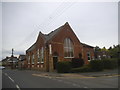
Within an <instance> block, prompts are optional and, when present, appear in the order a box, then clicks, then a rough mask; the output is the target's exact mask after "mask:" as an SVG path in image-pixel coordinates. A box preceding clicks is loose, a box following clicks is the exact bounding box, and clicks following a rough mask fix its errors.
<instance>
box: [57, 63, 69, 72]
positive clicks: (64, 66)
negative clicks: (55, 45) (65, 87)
mask: <svg viewBox="0 0 120 90" xmlns="http://www.w3.org/2000/svg"><path fill="white" fill-rule="evenodd" d="M70 70H71V62H70V61H61V62H58V63H57V72H58V73H68V72H70Z"/></svg>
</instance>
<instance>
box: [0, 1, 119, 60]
mask: <svg viewBox="0 0 120 90" xmlns="http://www.w3.org/2000/svg"><path fill="white" fill-rule="evenodd" d="M1 10H2V19H1V20H2V22H0V23H2V31H0V32H1V34H2V35H1V36H2V38H1V39H2V40H0V42H1V41H2V42H1V43H2V44H1V46H0V47H1V48H2V49H1V50H0V51H2V56H0V59H2V58H5V57H6V56H11V51H12V48H14V55H15V56H18V55H19V54H25V51H26V50H27V49H28V48H29V47H30V46H31V45H32V44H33V43H34V42H35V41H36V39H37V36H38V33H39V32H40V31H41V32H42V33H44V34H48V33H49V32H51V31H53V30H55V29H56V28H58V27H60V26H62V25H64V24H65V22H68V23H69V24H70V26H71V27H72V29H73V31H74V32H75V34H76V35H77V37H78V39H79V40H80V42H82V43H86V44H88V45H91V46H94V47H95V46H99V47H100V48H102V47H104V46H105V47H106V48H109V47H110V46H113V45H117V44H118V3H117V2H2V3H0V11H1ZM0 16H1V15H0Z"/></svg>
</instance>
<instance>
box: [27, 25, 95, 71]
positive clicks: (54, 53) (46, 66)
mask: <svg viewBox="0 0 120 90" xmlns="http://www.w3.org/2000/svg"><path fill="white" fill-rule="evenodd" d="M66 38H68V39H69V40H68V43H70V41H71V42H72V45H71V47H72V48H70V47H69V49H70V51H71V52H68V54H70V55H72V57H65V46H64V45H65V44H64V43H65V42H64V41H65V39H66ZM88 52H89V54H90V59H92V58H94V50H93V47H91V46H88V45H86V44H82V43H81V42H80V41H79V39H78V38H77V36H76V35H75V33H74V32H73V30H72V28H71V27H70V26H69V24H68V23H65V24H64V25H63V26H61V27H59V28H58V29H56V30H54V31H52V32H51V33H49V34H47V35H45V34H42V33H41V32H40V33H39V35H38V39H37V41H36V42H35V43H34V44H33V45H32V46H31V47H30V48H29V49H28V50H27V51H26V56H27V66H28V68H30V69H38V70H43V71H54V69H55V63H56V62H58V61H64V60H66V61H67V60H71V59H72V58H79V54H82V58H83V59H84V60H85V64H87V63H88V55H87V53H88ZM38 61H39V62H38Z"/></svg>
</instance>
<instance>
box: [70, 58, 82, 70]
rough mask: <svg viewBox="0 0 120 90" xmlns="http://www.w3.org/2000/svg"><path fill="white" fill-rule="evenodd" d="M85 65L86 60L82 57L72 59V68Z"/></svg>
mask: <svg viewBox="0 0 120 90" xmlns="http://www.w3.org/2000/svg"><path fill="white" fill-rule="evenodd" d="M83 65H84V60H83V59H82V58H73V59H72V68H78V67H82V66H83Z"/></svg>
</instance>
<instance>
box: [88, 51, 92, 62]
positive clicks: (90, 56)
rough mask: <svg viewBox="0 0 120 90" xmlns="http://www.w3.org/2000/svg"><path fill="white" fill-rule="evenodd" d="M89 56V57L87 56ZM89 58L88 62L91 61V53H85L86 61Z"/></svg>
mask: <svg viewBox="0 0 120 90" xmlns="http://www.w3.org/2000/svg"><path fill="white" fill-rule="evenodd" d="M88 54H89V56H88ZM88 58H90V59H89V60H88V61H91V53H90V52H87V59H88Z"/></svg>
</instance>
